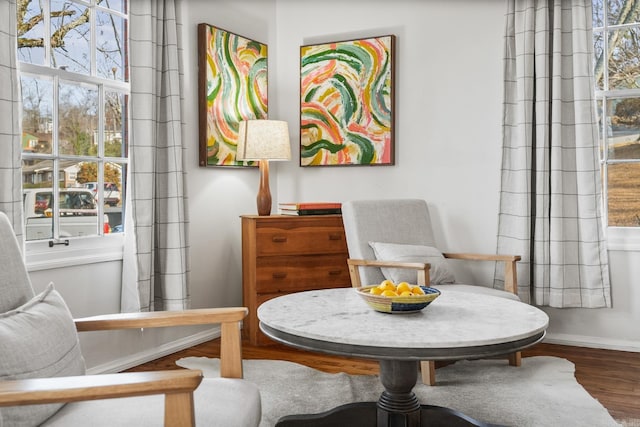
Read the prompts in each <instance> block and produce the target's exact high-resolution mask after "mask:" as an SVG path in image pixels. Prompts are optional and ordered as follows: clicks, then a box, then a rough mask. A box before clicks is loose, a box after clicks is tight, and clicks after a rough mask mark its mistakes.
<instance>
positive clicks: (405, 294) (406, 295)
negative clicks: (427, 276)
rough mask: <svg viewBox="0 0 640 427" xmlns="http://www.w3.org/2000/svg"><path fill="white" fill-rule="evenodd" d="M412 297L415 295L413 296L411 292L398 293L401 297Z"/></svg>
mask: <svg viewBox="0 0 640 427" xmlns="http://www.w3.org/2000/svg"><path fill="white" fill-rule="evenodd" d="M412 295H415V294H414V293H413V292H411V291H404V292H401V293H400V296H401V297H410V296H412Z"/></svg>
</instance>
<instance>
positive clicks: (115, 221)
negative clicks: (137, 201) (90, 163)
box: [104, 163, 126, 233]
mask: <svg viewBox="0 0 640 427" xmlns="http://www.w3.org/2000/svg"><path fill="white" fill-rule="evenodd" d="M125 176H126V164H124V163H107V164H105V169H104V181H105V182H104V200H105V208H104V212H105V214H106V215H107V216H108V218H109V225H110V227H111V232H112V233H121V232H122V231H124V227H123V226H124V215H123V206H124V197H125V193H126V188H125V186H126V184H125V180H124V177H125Z"/></svg>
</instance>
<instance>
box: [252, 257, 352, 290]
mask: <svg viewBox="0 0 640 427" xmlns="http://www.w3.org/2000/svg"><path fill="white" fill-rule="evenodd" d="M345 259H346V254H337V255H296V256H278V257H262V258H258V259H257V268H256V292H257V293H258V294H265V293H272V292H295V291H303V290H308V289H325V288H337V287H346V286H351V280H350V278H349V268H348V266H347V263H346V261H345Z"/></svg>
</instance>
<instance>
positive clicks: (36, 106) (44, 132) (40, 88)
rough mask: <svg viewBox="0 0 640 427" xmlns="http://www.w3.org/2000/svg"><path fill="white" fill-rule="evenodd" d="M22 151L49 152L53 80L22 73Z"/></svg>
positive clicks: (51, 128)
mask: <svg viewBox="0 0 640 427" xmlns="http://www.w3.org/2000/svg"><path fill="white" fill-rule="evenodd" d="M20 85H21V91H22V152H23V153H39V154H51V152H52V141H53V138H52V130H53V119H52V117H53V82H52V81H51V80H48V79H44V78H43V79H39V78H34V77H28V76H26V75H23V76H21V77H20Z"/></svg>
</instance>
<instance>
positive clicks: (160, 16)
mask: <svg viewBox="0 0 640 427" xmlns="http://www.w3.org/2000/svg"><path fill="white" fill-rule="evenodd" d="M129 5H130V11H129V19H130V21H129V27H130V41H131V43H130V48H131V49H130V53H129V58H130V69H131V139H130V142H131V143H130V151H129V156H130V164H131V167H130V171H129V188H130V189H131V191H130V192H129V194H130V197H131V198H130V200H129V203H130V204H129V205H128V206H129V207H130V208H129V211H130V212H129V215H128V217H125V228H126V233H125V234H126V237H125V239H126V243H125V256H124V259H123V291H122V307H121V310H122V311H125V312H126V311H154V310H183V309H186V308H188V307H189V288H188V276H189V242H188V229H187V227H188V215H187V209H186V207H187V200H186V189H185V181H186V180H185V173H184V164H183V161H184V159H183V157H184V147H183V141H182V124H181V121H182V112H181V110H182V107H181V94H182V87H181V85H182V70H183V67H182V64H181V61H180V58H181V55H180V40H179V34H180V23H179V15H178V14H179V7H178V6H177V5H176V3H175V1H174V0H164V1H154V0H136V1H132V2H130V3H129ZM132 231H133V232H132Z"/></svg>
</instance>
